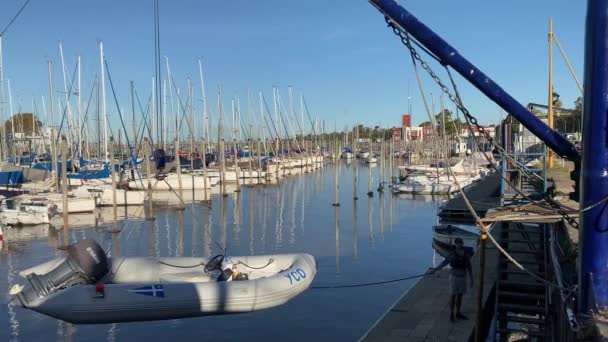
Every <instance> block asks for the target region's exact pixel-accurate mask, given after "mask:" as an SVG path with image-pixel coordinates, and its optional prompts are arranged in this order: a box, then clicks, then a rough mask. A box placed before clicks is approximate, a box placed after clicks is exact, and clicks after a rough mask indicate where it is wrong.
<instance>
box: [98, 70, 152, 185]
mask: <svg viewBox="0 0 608 342" xmlns="http://www.w3.org/2000/svg"><path fill="white" fill-rule="evenodd" d="M103 62H104V64H105V66H106V73H107V74H108V81H109V82H110V88H111V89H112V95H113V97H114V102H115V103H116V110H117V111H118V117H119V118H120V123H121V124H122V128H123V130H124V132H125V140H126V141H127V146H128V147H129V154H130V155H131V162H132V163H133V168H134V169H135V170H136V171H137V176H138V177H139V180H140V182H141V186H142V188H144V181H143V178H142V176H141V173H140V172H139V168H137V167H136V165H137V159H136V158H135V155H134V149H133V145H131V142H130V141H129V134H128V132H127V128H126V127H125V122H124V121H123V119H122V113H121V111H120V106H119V105H118V98H117V97H116V92H115V91H114V84H113V83H112V76H110V69H109V67H108V61H107V60H106V59H105V58H104V60H103ZM110 132H111V129H110ZM113 157H114V156H112V158H113ZM111 167H114V163H112V165H111Z"/></svg>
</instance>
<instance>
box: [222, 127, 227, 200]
mask: <svg viewBox="0 0 608 342" xmlns="http://www.w3.org/2000/svg"><path fill="white" fill-rule="evenodd" d="M225 172H226V156H225V154H224V139H223V138H222V139H221V140H220V182H221V184H220V185H221V187H222V196H224V197H226V196H228V194H227V193H226V175H225Z"/></svg>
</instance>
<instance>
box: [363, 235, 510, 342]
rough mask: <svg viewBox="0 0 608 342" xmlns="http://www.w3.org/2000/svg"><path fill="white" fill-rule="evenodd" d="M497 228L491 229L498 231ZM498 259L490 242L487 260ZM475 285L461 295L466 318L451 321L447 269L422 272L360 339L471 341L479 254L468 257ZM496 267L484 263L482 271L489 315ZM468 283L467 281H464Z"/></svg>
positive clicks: (489, 315) (490, 263) (369, 340)
mask: <svg viewBox="0 0 608 342" xmlns="http://www.w3.org/2000/svg"><path fill="white" fill-rule="evenodd" d="M498 233H499V232H498V231H497V230H495V231H493V232H492V234H494V235H498ZM497 262H498V250H496V249H495V248H493V247H492V246H491V245H490V244H489V243H488V247H487V249H486V263H487V264H488V265H493V264H496V263H497ZM471 264H472V268H473V279H474V280H475V287H474V288H472V289H471V288H468V289H467V294H466V295H465V296H464V297H463V299H462V300H463V302H462V312H463V314H464V315H466V316H467V317H468V318H469V319H468V320H457V321H455V322H454V323H452V322H450V319H449V315H450V308H449V300H450V291H449V289H450V284H449V272H450V270H449V269H443V270H441V271H439V272H436V273H435V274H433V275H429V276H425V277H423V278H421V279H420V281H418V282H417V283H416V285H414V287H412V288H411V289H409V290H408V291H407V292H406V293H405V294H404V295H403V296H402V297H401V298H399V300H398V301H397V302H395V304H394V305H393V306H392V307H391V308H390V309H389V310H388V311H386V313H385V314H384V315H383V316H382V317H381V318H380V319H379V320H378V321H377V322H376V324H375V325H374V326H373V327H372V328H371V329H370V330H369V331H368V332H367V333H366V334H365V335H364V336H363V337H362V338H361V341H365V342H372V341H386V342H388V341H415V342H423V341H470V340H472V338H473V336H474V334H475V315H476V309H475V308H476V300H477V296H476V291H477V288H478V286H479V284H477V282H478V279H479V254H476V255H475V256H474V257H473V258H472V259H471ZM496 277H497V272H496V268H495V267H487V268H486V271H485V274H484V294H483V303H484V308H487V309H488V310H489V312H488V313H485V312H484V317H491V314H492V309H493V308H492V305H493V298H494V296H495V292H494V290H493V285H492V284H494V283H495V281H496ZM467 286H468V284H467Z"/></svg>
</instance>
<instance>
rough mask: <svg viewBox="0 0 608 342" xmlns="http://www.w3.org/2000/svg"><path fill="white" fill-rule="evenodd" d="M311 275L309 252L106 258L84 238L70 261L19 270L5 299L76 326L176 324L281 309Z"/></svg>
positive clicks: (313, 271)
mask: <svg viewBox="0 0 608 342" xmlns="http://www.w3.org/2000/svg"><path fill="white" fill-rule="evenodd" d="M226 265H228V267H226ZM316 271H317V266H316V262H315V259H314V258H313V257H312V256H311V255H309V254H279V255H267V256H244V257H226V256H224V255H216V256H214V257H212V258H190V257H184V258H178V257H176V258H146V257H143V258H140V257H131V258H128V257H125V258H110V257H106V254H105V253H104V251H103V249H102V248H101V247H100V246H99V245H98V244H97V243H96V242H95V241H93V240H90V239H86V240H81V241H79V242H78V243H76V244H73V245H71V246H70V247H69V248H68V255H67V257H65V258H60V259H54V260H51V261H48V262H46V263H43V264H40V265H37V266H35V267H32V268H29V269H27V270H24V271H22V272H20V273H19V274H20V275H21V276H22V277H24V278H25V279H26V282H25V285H18V284H17V285H14V286H13V287H12V288H11V290H10V295H11V300H12V301H13V302H14V303H15V305H18V306H22V307H24V308H27V309H30V310H34V311H37V312H39V313H42V314H45V315H48V316H51V317H54V318H57V319H60V320H63V321H66V322H70V323H76V324H78V323H88V324H91V323H92V324H95V323H111V322H112V323H113V322H133V321H148V320H163V319H176V318H186V317H195V316H207V315H221V314H236V313H245V312H252V311H258V310H264V309H268V308H272V307H276V306H279V305H282V304H284V303H286V302H288V301H289V300H290V299H292V298H294V297H296V296H297V295H299V294H300V293H302V292H303V291H304V290H306V289H307V288H308V287H309V286H310V284H311V283H312V281H313V279H314V277H315V274H316ZM227 273H228V274H227Z"/></svg>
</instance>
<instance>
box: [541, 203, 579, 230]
mask: <svg viewBox="0 0 608 342" xmlns="http://www.w3.org/2000/svg"><path fill="white" fill-rule="evenodd" d="M544 199H545V201H546V202H547V203H549V205H550V206H551V207H552V208H553V209H555V210H556V211H557V213H558V214H560V215H561V216H562V217H563V218H564V220H566V222H568V223H569V224H570V225H571V226H572V227H573V228H574V229H577V230H578V222H577V221H576V220H575V219H574V218H572V217H571V216H570V215H568V213H567V212H566V210H564V208H563V207H562V206H561V205H560V204H559V203H557V202H556V201H555V200H554V199H553V198H552V197H551V195H550V194H547V195H546V196H545V198H544Z"/></svg>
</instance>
